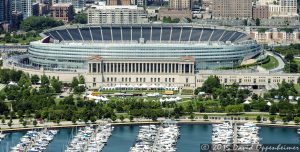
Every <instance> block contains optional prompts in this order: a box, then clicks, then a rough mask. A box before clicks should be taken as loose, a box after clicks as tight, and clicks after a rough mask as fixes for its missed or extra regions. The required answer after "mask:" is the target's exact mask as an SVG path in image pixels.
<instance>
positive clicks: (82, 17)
mask: <svg viewBox="0 0 300 152" xmlns="http://www.w3.org/2000/svg"><path fill="white" fill-rule="evenodd" d="M73 22H74V23H80V24H86V23H87V14H86V13H79V14H76V15H75V16H74V20H73Z"/></svg>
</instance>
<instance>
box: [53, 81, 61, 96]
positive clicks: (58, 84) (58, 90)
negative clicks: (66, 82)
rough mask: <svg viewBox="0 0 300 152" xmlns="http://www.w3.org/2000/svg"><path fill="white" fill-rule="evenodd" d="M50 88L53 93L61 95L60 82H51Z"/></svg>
mask: <svg viewBox="0 0 300 152" xmlns="http://www.w3.org/2000/svg"><path fill="white" fill-rule="evenodd" d="M51 86H52V88H53V89H54V91H55V93H61V88H62V82H61V81H59V80H57V79H52V80H51Z"/></svg>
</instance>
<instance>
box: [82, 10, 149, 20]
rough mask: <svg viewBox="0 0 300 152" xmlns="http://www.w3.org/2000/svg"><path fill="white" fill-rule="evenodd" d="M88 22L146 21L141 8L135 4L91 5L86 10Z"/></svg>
mask: <svg viewBox="0 0 300 152" xmlns="http://www.w3.org/2000/svg"><path fill="white" fill-rule="evenodd" d="M87 14H88V23H89V24H133V23H146V22H148V18H147V15H146V13H145V11H144V9H143V8H141V7H137V6H136V5H127V6H117V5H115V6H105V5H93V6H91V7H90V8H89V9H88V10H87Z"/></svg>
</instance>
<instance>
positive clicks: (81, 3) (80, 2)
mask: <svg viewBox="0 0 300 152" xmlns="http://www.w3.org/2000/svg"><path fill="white" fill-rule="evenodd" d="M85 2H86V0H58V3H71V4H72V5H73V7H74V8H80V9H81V8H83V7H85Z"/></svg>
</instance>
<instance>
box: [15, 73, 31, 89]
mask: <svg viewBox="0 0 300 152" xmlns="http://www.w3.org/2000/svg"><path fill="white" fill-rule="evenodd" d="M18 85H19V86H20V87H26V88H27V87H29V86H30V85H31V81H30V79H29V76H28V75H27V74H25V73H22V75H21V78H20V80H19V82H18Z"/></svg>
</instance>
